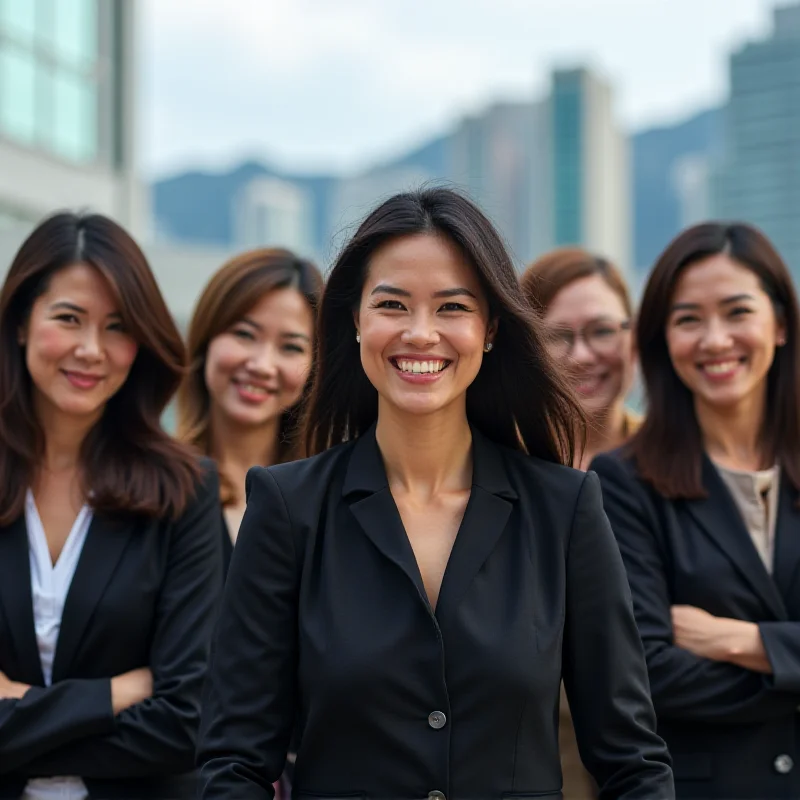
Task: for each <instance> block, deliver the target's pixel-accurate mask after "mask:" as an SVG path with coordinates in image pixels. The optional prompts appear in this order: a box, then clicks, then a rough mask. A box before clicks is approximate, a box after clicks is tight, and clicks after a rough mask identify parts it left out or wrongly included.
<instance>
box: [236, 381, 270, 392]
mask: <svg viewBox="0 0 800 800" xmlns="http://www.w3.org/2000/svg"><path fill="white" fill-rule="evenodd" d="M239 385H240V386H241V387H242V389H244V391H245V392H250V393H251V394H267V390H266V389H265V388H264V387H263V386H254V385H253V384H252V383H240V384H239Z"/></svg>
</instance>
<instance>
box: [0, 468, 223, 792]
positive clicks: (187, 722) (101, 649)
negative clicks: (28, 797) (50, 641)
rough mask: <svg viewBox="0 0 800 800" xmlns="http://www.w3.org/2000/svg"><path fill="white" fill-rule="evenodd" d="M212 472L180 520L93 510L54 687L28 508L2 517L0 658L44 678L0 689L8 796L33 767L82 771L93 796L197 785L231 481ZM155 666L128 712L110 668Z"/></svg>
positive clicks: (15, 671) (12, 670) (0, 750)
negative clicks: (120, 704) (225, 483)
mask: <svg viewBox="0 0 800 800" xmlns="http://www.w3.org/2000/svg"><path fill="white" fill-rule="evenodd" d="M205 468H206V469H207V470H208V471H207V473H206V478H205V479H204V482H203V485H202V486H200V487H198V491H197V495H196V498H195V500H194V501H193V502H192V503H191V504H190V506H189V507H188V508H187V510H186V512H185V513H184V514H183V516H182V517H181V518H180V519H179V520H178V521H177V522H174V523H173V522H170V521H168V520H167V521H150V520H142V519H141V518H135V517H125V518H115V519H111V518H109V517H107V516H101V515H99V514H97V515H95V517H94V518H93V520H92V523H91V527H90V528H89V532H88V535H87V537H86V542H85V544H84V547H83V551H82V553H81V556H80V561H79V562H78V566H77V569H76V571H75V577H74V578H73V580H72V584H71V586H70V589H69V593H68V595H67V600H66V604H65V606H64V614H63V617H62V621H61V631H60V634H59V638H58V645H57V648H56V654H55V661H54V664H53V683H52V686H50V687H49V688H44V679H43V677H42V669H41V663H40V660H39V652H38V649H37V645H36V635H35V631H34V624H33V607H32V600H31V576H30V566H29V556H28V537H27V531H26V527H25V518H24V516H23V517H21V518H20V519H19V520H17V522H15V523H14V524H13V525H11V526H9V527H8V528H6V529H0V670H1V671H2V672H4V673H5V674H6V675H7V676H8V677H9V678H10V679H12V680H16V681H21V682H23V683H27V684H30V685H31V686H32V687H34V688H31V689H30V690H28V692H27V693H26V694H25V697H24V698H23V699H22V700H0V798H11V797H19V796H20V794H21V793H22V791H23V789H24V787H25V784H26V783H27V780H28V778H31V777H50V776H56V775H78V776H80V777H82V778H83V779H84V781H85V783H86V786H87V788H88V790H89V793H90V795H91V796H92V797H94V798H117V797H120V798H121V797H131V798H133V797H135V798H142V797H148V798H161V797H163V798H176V797H186V796H190V795H192V794H193V793H194V791H195V787H196V784H195V782H194V778H193V777H192V772H191V771H192V768H193V765H194V751H195V744H196V734H197V728H198V725H199V718H200V694H201V690H202V682H203V679H204V677H205V670H206V664H207V654H208V649H209V643H210V639H211V629H212V628H213V622H214V618H215V617H214V615H215V614H216V613H218V598H219V595H220V593H221V586H222V564H221V548H220V538H221V537H220V530H219V525H220V513H219V499H218V497H219V486H218V481H217V476H216V472H215V471H214V470H213V468H212V467H211V466H210V465H209V464H206V465H205ZM138 667H150V669H151V670H152V672H153V689H154V691H153V694H154V696H153V697H152V698H151V699H148V700H145V701H144V702H143V703H139V704H137V705H134V706H132V707H131V708H129V709H127V710H125V711H123V712H122V713H121V714H118V715H117V716H116V717H115V716H114V713H113V711H112V707H111V688H110V687H111V683H110V678H111V677H113V676H115V675H119V674H120V673H123V672H127V671H128V670H131V669H136V668H138Z"/></svg>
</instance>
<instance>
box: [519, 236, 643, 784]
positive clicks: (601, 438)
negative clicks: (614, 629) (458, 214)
mask: <svg viewBox="0 0 800 800" xmlns="http://www.w3.org/2000/svg"><path fill="white" fill-rule="evenodd" d="M521 283H522V291H523V293H524V294H525V297H526V299H527V300H528V302H529V303H530V304H531V306H532V307H533V308H534V310H536V311H537V312H538V313H539V314H540V315H541V316H542V317H543V318H544V322H545V328H546V332H547V348H548V350H549V351H550V355H551V356H552V357H553V358H554V359H556V360H557V361H558V363H559V364H563V365H566V366H567V367H568V374H569V377H570V379H571V382H572V387H573V389H574V390H575V392H576V394H577V396H578V400H579V401H580V404H581V408H582V409H583V412H584V414H585V416H586V419H587V422H588V424H587V428H586V443H585V446H584V447H583V448H582V450H580V451H579V452H578V453H576V454H575V456H574V458H573V464H572V465H573V466H574V467H575V468H577V469H586V468H587V466H588V465H589V463H590V462H591V460H592V458H594V456H595V455H596V454H597V453H600V452H603V451H604V450H611V449H614V448H616V447H619V445H621V444H622V443H623V442H625V440H626V439H627V438H628V437H629V436H630V435H631V434H633V433H634V432H635V431H636V429H637V428H638V427H639V424H640V418H639V417H638V416H637V415H636V414H634V413H633V412H631V411H629V410H628V409H626V408H625V397H626V395H627V393H628V391H629V390H630V388H631V383H632V382H633V375H634V371H635V367H636V352H635V349H634V347H633V344H632V337H631V332H630V330H631V318H632V316H633V308H632V306H631V299H630V294H629V293H628V287H627V286H626V285H625V279H624V278H623V277H622V274H621V273H620V271H619V270H618V269H617V268H616V267H615V266H614V265H613V264H611V263H610V262H609V261H607V260H606V259H604V258H600V257H599V256H594V255H592V254H591V253H587V252H586V251H585V250H582V249H581V248H579V247H562V248H559V249H557V250H552V251H550V252H549V253H546V254H545V255H543V256H542V257H541V258H539V259H538V260H537V261H535V262H534V263H533V264H531V265H530V266H529V267H528V269H527V270H525V272H524V274H523V275H522V280H521ZM560 723H561V724H560V733H559V738H560V749H561V766H562V771H563V773H564V797H565V798H566V800H586V798H588V797H591V796H593V795H594V794H596V791H597V790H596V787H594V786H593V785H592V780H591V778H590V776H589V775H587V774H586V771H585V770H584V768H583V766H582V764H581V759H580V754H579V753H578V747H577V743H576V741H575V729H574V726H573V724H572V717H571V715H570V713H569V706H568V704H567V701H566V697H565V696H564V694H563V691H562V696H561V719H560Z"/></svg>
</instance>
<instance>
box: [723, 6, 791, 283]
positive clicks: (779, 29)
mask: <svg viewBox="0 0 800 800" xmlns="http://www.w3.org/2000/svg"><path fill="white" fill-rule="evenodd" d="M713 186H714V191H713V202H714V209H715V212H716V215H717V216H719V217H721V218H724V219H739V220H743V221H746V222H750V223H753V224H755V225H757V226H758V227H760V228H761V229H762V230H763V231H764V232H765V233H766V234H767V235H768V236H769V237H770V238H771V239H772V241H773V242H774V243H775V245H776V246H777V248H778V250H779V251H780V252H781V255H783V257H784V259H785V260H786V261H787V263H788V264H789V266H790V268H791V269H792V270H793V272H794V275H795V278H800V4H793V5H790V6H784V7H781V8H776V9H775V11H774V30H773V33H772V35H771V36H770V37H769V38H767V39H764V40H762V41H758V42H750V43H748V44H746V45H745V46H744V47H742V48H741V49H739V50H738V51H737V52H735V53H734V54H733V55H732V56H731V59H730V99H729V101H728V105H727V107H726V109H725V122H724V151H723V156H722V161H721V164H720V165H719V168H718V170H717V172H716V175H715V179H714V183H713Z"/></svg>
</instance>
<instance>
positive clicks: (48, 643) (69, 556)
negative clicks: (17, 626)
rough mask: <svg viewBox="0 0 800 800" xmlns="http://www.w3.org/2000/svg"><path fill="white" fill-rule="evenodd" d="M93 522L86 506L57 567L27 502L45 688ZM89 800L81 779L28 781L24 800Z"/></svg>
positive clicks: (30, 496)
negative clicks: (65, 612)
mask: <svg viewBox="0 0 800 800" xmlns="http://www.w3.org/2000/svg"><path fill="white" fill-rule="evenodd" d="M91 521H92V510H91V508H89V506H86V505H84V507H83V508H82V509H81V510H80V512H79V513H78V516H77V517H76V519H75V522H73V523H72V528H71V530H70V532H69V536H67V540H66V542H64V548H63V549H62V551H61V555H59V557H58V561H57V562H56V563H55V565H54V564H53V562H52V560H51V558H50V548H49V547H48V546H47V536H46V535H45V532H44V527H43V525H42V520H41V519H40V517H39V511H38V510H37V508H36V501H35V500H34V499H33V492H31V491H30V489H29V490H28V494H27V496H26V498H25V524H26V525H27V528H28V554H29V558H30V565H31V595H32V597H33V621H34V623H35V626H36V643H37V644H38V646H39V659H40V660H41V663H42V674H43V675H44V684H45V686H50V684H51V683H52V680H53V659H54V657H55V654H56V644H57V643H58V633H59V631H60V630H61V615H62V613H63V611H64V602H65V600H66V599H67V592H68V591H69V587H70V584H71V583H72V578H73V576H74V575H75V569H76V567H77V566H78V560H79V559H80V557H81V551H82V550H83V544H84V542H85V541H86V534H87V533H88V532H89V525H90V524H91ZM88 796H89V793H88V792H87V791H86V785H85V784H84V782H83V781H82V780H81V779H80V778H75V777H63V778H60V777H59V778H35V779H31V780H29V781H28V784H27V786H26V787H25V792H24V794H23V795H22V800H85V799H86V798H87V797H88Z"/></svg>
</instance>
